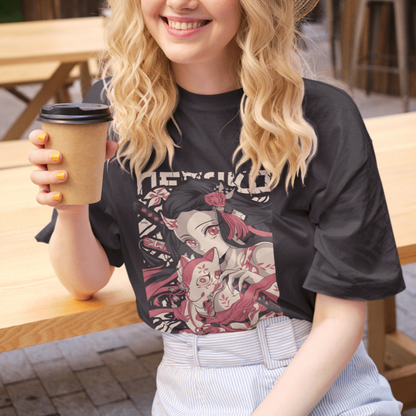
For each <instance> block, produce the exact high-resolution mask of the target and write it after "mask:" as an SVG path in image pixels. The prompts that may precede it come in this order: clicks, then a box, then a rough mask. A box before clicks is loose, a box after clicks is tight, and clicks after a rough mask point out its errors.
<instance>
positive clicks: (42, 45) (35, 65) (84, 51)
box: [0, 17, 105, 140]
mask: <svg viewBox="0 0 416 416" xmlns="http://www.w3.org/2000/svg"><path fill="white" fill-rule="evenodd" d="M104 27H105V18H104V17H84V18H75V19H58V20H42V21H34V22H19V23H2V24H0V40H1V41H0V85H8V84H13V82H14V84H18V83H19V82H18V81H19V77H18V76H20V79H22V80H23V81H24V82H27V81H28V80H30V79H31V78H33V79H34V80H35V81H36V80H38V78H39V76H40V75H42V74H43V75H44V74H48V75H47V79H45V80H44V83H43V86H42V88H41V90H40V91H39V92H38V93H37V94H36V96H35V97H34V98H33V99H32V100H30V101H29V103H28V104H27V106H26V108H25V110H24V111H23V112H22V113H21V114H20V116H19V117H18V119H17V120H16V121H15V122H14V123H13V125H12V126H11V127H10V129H9V130H8V131H7V132H6V134H5V135H4V136H3V138H0V140H13V139H19V138H20V137H21V136H22V134H23V133H24V131H25V130H26V129H27V128H28V127H29V125H30V124H31V123H32V122H33V120H34V119H35V118H36V115H37V114H38V111H39V108H40V107H41V106H42V105H44V104H46V103H47V101H48V100H49V99H50V98H52V97H53V96H54V95H55V94H56V93H57V92H58V91H59V90H60V89H61V88H62V87H63V86H64V85H65V83H66V82H67V79H68V76H69V74H70V72H71V71H72V69H73V68H74V67H75V66H76V65H77V64H79V63H84V65H83V66H82V70H81V85H82V90H83V93H84V94H85V93H86V92H87V91H88V89H89V88H90V87H91V77H90V74H89V73H88V66H86V65H85V63H86V62H88V60H89V59H90V58H96V57H97V56H98V55H99V54H100V52H102V51H103V49H104ZM16 77H17V78H16Z"/></svg>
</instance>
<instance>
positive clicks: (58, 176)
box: [56, 171, 65, 181]
mask: <svg viewBox="0 0 416 416" xmlns="http://www.w3.org/2000/svg"><path fill="white" fill-rule="evenodd" d="M56 177H57V179H59V180H60V181H63V180H64V179H65V172H63V171H61V172H58V173H57V174H56Z"/></svg>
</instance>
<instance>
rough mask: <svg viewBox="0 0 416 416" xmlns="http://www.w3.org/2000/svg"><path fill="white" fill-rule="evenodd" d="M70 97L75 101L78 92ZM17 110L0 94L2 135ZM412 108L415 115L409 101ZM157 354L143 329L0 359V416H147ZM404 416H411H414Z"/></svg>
mask: <svg viewBox="0 0 416 416" xmlns="http://www.w3.org/2000/svg"><path fill="white" fill-rule="evenodd" d="M304 31H305V33H306V34H307V35H308V36H309V37H310V38H311V41H309V42H308V44H307V46H308V48H307V49H306V51H305V53H304V56H305V59H306V61H308V63H309V66H310V67H311V68H312V72H313V73H314V74H316V75H315V77H316V78H318V79H321V80H324V81H327V82H331V83H334V84H336V85H339V86H340V87H342V88H344V89H348V87H347V86H346V85H345V84H343V83H342V82H339V81H338V80H334V79H333V78H332V75H331V68H330V66H329V59H328V56H329V53H328V51H329V45H328V41H327V38H326V32H325V27H324V26H323V25H322V24H314V25H311V26H309V27H305V28H304ZM312 42H313V43H314V44H315V46H313V44H312ZM37 88H38V87H37V86H33V87H26V88H25V91H26V92H28V93H29V94H34V93H35V92H36V90H37ZM350 93H351V91H350ZM71 95H72V97H73V100H74V101H78V100H80V93H79V85H77V84H75V85H74V87H73V88H71ZM352 95H353V97H354V99H355V101H356V102H357V104H358V107H359V108H360V111H361V113H362V114H363V116H364V117H374V116H379V115H380V116H381V115H387V114H394V113H399V112H401V111H402V104H401V100H400V98H398V97H388V96H385V95H380V94H371V95H370V96H366V95H365V94H364V93H363V92H362V91H353V92H352ZM23 107H24V106H23V104H22V103H20V102H19V100H18V99H17V98H14V97H12V96H11V95H10V94H8V93H7V92H6V91H4V90H0V135H1V134H3V133H4V132H5V131H6V129H7V127H8V126H10V124H11V123H12V120H13V119H14V118H15V117H16V114H18V113H19V111H21V110H22V109H23ZM410 109H411V111H416V100H415V99H412V100H411V102H410ZM38 126H39V125H38V124H37V123H36V122H35V123H33V124H32V125H31V127H30V128H29V129H28V130H27V132H26V133H25V134H24V137H27V134H28V132H29V131H30V130H32V129H33V128H38ZM403 269H404V272H405V280H406V284H407V289H406V291H404V292H403V293H401V294H399V295H398V296H397V322H398V328H399V329H400V330H401V331H403V332H404V333H405V334H407V335H408V336H410V337H411V338H413V339H415V340H416V307H415V299H416V264H411V265H407V266H405V267H404V268H403ZM162 348H163V346H162V341H161V337H160V335H159V334H157V333H156V332H155V331H153V330H151V329H149V328H148V327H146V326H145V325H144V324H143V323H141V324H136V325H132V326H127V327H122V328H116V329H112V330H108V331H102V332H98V333H95V334H89V335H83V336H80V337H75V338H70V339H66V340H62V341H56V342H52V343H48V344H43V345H37V346H33V347H29V348H23V349H20V350H14V351H9V352H4V353H0V416H149V415H150V409H151V403H152V400H153V396H154V393H155V375H156V369H157V366H158V364H159V362H160V360H161V357H162ZM415 394H416V393H415ZM403 415H405V416H416V409H413V410H408V411H406V412H404V413H403Z"/></svg>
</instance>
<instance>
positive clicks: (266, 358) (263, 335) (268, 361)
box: [257, 320, 275, 370]
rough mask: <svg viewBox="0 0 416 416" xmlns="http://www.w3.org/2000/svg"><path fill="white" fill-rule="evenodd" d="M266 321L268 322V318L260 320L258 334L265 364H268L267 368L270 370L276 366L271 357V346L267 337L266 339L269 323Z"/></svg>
mask: <svg viewBox="0 0 416 416" xmlns="http://www.w3.org/2000/svg"><path fill="white" fill-rule="evenodd" d="M266 322H267V321H266V320H264V321H260V322H258V324H257V334H258V337H259V342H260V348H261V353H262V355H263V361H264V365H265V366H266V368H268V369H269V370H270V369H272V368H275V366H274V365H273V364H274V363H273V361H272V359H271V357H270V352H269V346H268V345H267V339H266V327H267V323H266Z"/></svg>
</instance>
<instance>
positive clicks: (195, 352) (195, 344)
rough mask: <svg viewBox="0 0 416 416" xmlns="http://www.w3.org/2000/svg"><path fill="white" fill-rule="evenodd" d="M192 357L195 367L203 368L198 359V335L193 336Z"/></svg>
mask: <svg viewBox="0 0 416 416" xmlns="http://www.w3.org/2000/svg"><path fill="white" fill-rule="evenodd" d="M192 355H193V356H194V361H195V366H196V367H201V365H200V364H199V357H198V335H193V336H192Z"/></svg>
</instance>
